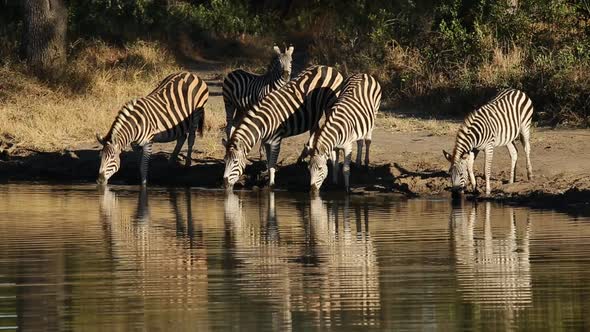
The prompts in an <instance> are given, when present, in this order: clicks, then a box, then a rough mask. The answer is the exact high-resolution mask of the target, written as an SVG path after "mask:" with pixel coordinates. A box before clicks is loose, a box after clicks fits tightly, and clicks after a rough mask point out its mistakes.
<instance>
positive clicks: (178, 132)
mask: <svg viewBox="0 0 590 332" xmlns="http://www.w3.org/2000/svg"><path fill="white" fill-rule="evenodd" d="M208 98H209V90H208V88H207V84H205V82H204V81H203V80H201V79H200V78H199V77H198V76H197V75H195V74H193V73H189V72H180V73H175V74H171V75H169V76H168V77H166V78H165V79H164V80H163V81H162V82H160V84H159V85H158V86H157V87H156V88H155V89H154V90H153V91H152V92H151V93H150V94H149V95H147V96H146V97H144V98H139V99H134V100H132V101H131V102H129V103H127V104H125V106H123V108H122V109H121V110H120V111H119V114H118V115H117V117H116V118H115V121H114V122H113V124H112V126H111V129H110V130H109V132H108V133H107V135H106V136H104V137H101V136H100V135H99V134H96V137H97V139H98V141H99V142H100V143H101V144H102V145H103V148H102V151H101V153H100V155H101V160H100V170H99V175H98V183H100V184H106V183H107V181H108V180H109V178H110V177H111V176H112V175H113V174H115V173H116V172H117V171H118V170H119V167H120V164H121V160H120V154H121V151H123V150H124V149H125V148H126V147H127V146H129V145H130V144H134V145H135V146H137V147H141V150H142V151H141V162H140V164H139V170H140V174H141V184H142V185H145V184H146V183H147V171H148V162H149V158H150V154H151V152H152V143H153V142H170V141H173V140H176V147H175V148H174V151H173V152H172V156H171V157H170V161H171V162H174V161H175V160H176V158H177V156H178V153H179V152H180V149H181V148H182V145H183V144H184V142H185V141H186V138H187V136H188V150H187V158H186V166H187V167H188V166H190V164H191V153H192V150H193V145H194V143H195V131H198V132H199V135H200V136H202V134H203V123H204V120H205V109H204V105H205V103H206V102H207V99H208Z"/></svg>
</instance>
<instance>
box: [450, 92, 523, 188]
mask: <svg viewBox="0 0 590 332" xmlns="http://www.w3.org/2000/svg"><path fill="white" fill-rule="evenodd" d="M532 116H533V102H532V101H531V99H530V98H529V97H528V96H527V95H526V94H525V93H524V92H522V91H520V90H516V89H507V90H504V91H502V92H500V93H499V94H498V95H497V96H496V97H494V99H492V100H491V101H490V102H489V103H487V104H485V105H483V106H482V107H480V108H479V109H477V110H475V111H474V112H472V113H470V114H469V115H467V117H466V118H465V121H464V123H463V125H461V127H460V128H459V131H458V132H457V138H456V140H455V148H454V149H453V153H452V154H450V153H448V152H446V151H443V154H444V156H445V158H446V159H447V160H448V161H449V162H450V163H451V168H450V170H449V173H451V182H452V192H453V194H455V195H456V194H458V193H461V192H463V189H464V188H465V187H466V183H467V178H469V181H470V182H471V184H472V186H473V190H474V192H477V183H476V181H475V175H474V173H473V163H474V161H475V158H476V157H477V154H478V153H479V151H484V152H485V181H486V195H490V192H491V190H490V175H491V167H492V156H493V153H494V148H495V147H498V146H506V147H507V148H508V151H509V153H510V159H511V167H510V180H509V181H510V183H513V182H514V181H515V179H516V160H517V158H518V152H517V150H516V145H515V144H514V143H515V142H514V141H515V140H516V139H518V138H519V139H520V141H521V143H522V145H523V147H524V152H525V156H526V167H527V177H528V179H529V180H530V179H531V178H532V176H533V169H532V166H531V158H530V151H531V145H530V128H531V118H532Z"/></svg>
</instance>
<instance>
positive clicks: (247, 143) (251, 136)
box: [232, 125, 260, 155]
mask: <svg viewBox="0 0 590 332" xmlns="http://www.w3.org/2000/svg"><path fill="white" fill-rule="evenodd" d="M232 139H233V141H234V142H242V146H243V148H244V152H245V154H246V155H248V153H250V151H252V148H253V147H254V144H256V143H257V142H258V141H260V134H259V133H258V131H257V130H255V129H251V130H248V128H245V127H244V126H243V125H240V126H239V127H238V128H236V130H235V131H234V133H233V135H232Z"/></svg>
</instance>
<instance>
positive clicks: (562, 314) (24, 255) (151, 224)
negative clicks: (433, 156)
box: [0, 184, 590, 331]
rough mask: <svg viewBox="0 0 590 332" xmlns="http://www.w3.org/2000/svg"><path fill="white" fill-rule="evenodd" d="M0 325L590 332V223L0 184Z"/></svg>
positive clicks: (436, 203)
mask: <svg viewBox="0 0 590 332" xmlns="http://www.w3.org/2000/svg"><path fill="white" fill-rule="evenodd" d="M0 215H1V217H0V240H1V241H0V327H1V328H7V329H15V328H16V327H19V328H21V329H22V330H27V331H28V330H101V331H114V330H119V331H123V330H131V329H138V330H150V331H152V330H163V331H173V330H199V331H202V330H228V329H234V330H235V329H240V330H249V331H262V330H280V331H289V330H296V331H299V330H303V329H312V330H314V329H322V330H348V329H356V330H368V329H375V330H377V329H380V330H415V329H425V330H426V329H428V330H431V329H438V330H451V329H454V330H456V329H461V330H472V329H477V330H479V329H490V330H506V329H529V330H547V329H550V330H564V329H568V330H569V329H581V330H582V329H585V330H588V329H589V328H590V305H589V303H590V258H589V254H590V242H589V238H590V222H589V220H588V219H582V218H579V219H573V218H572V217H570V216H568V215H565V214H560V213H556V212H551V211H538V210H534V211H533V210H528V209H526V208H512V207H505V206H502V205H496V204H491V203H479V204H477V205H475V204H474V203H471V202H464V203H463V204H461V205H460V206H456V207H452V206H451V204H450V202H449V201H447V200H409V201H404V200H396V199H393V198H384V197H354V196H353V197H344V196H339V197H332V198H330V199H328V200H321V199H319V198H318V199H310V198H309V196H307V195H302V194H296V195H294V194H292V193H286V192H277V193H275V194H269V193H260V194H256V193H238V194H232V195H230V196H226V195H225V194H224V193H223V192H212V191H199V190H192V191H190V190H183V189H180V190H178V189H176V190H166V189H150V190H149V191H148V192H143V193H141V192H139V191H138V188H135V187H113V188H110V189H109V190H107V191H104V192H102V191H99V190H97V189H96V188H95V187H94V186H40V185H16V184H15V185H3V186H0Z"/></svg>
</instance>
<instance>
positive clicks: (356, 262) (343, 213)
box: [310, 196, 381, 326]
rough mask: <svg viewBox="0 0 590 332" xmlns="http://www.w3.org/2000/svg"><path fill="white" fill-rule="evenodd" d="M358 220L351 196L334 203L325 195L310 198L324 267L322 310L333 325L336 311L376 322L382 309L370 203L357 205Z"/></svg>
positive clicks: (312, 224) (312, 223) (325, 320)
mask: <svg viewBox="0 0 590 332" xmlns="http://www.w3.org/2000/svg"><path fill="white" fill-rule="evenodd" d="M354 209H355V217H356V218H355V221H356V222H355V224H354V226H353V225H351V222H350V214H349V212H350V198H349V197H346V198H345V200H344V202H339V201H334V202H331V206H329V205H328V204H326V202H324V201H323V200H322V199H321V198H319V197H317V196H316V197H314V198H312V199H311V202H310V229H311V233H312V234H313V238H314V242H315V248H316V252H317V255H318V257H319V260H320V261H321V262H322V263H321V264H320V265H319V269H320V270H321V271H322V276H323V277H322V279H321V282H322V285H321V286H320V287H321V291H320V292H319V294H318V297H319V299H318V301H319V303H320V308H318V313H319V314H320V318H321V319H322V320H323V321H321V322H320V323H323V324H325V325H329V323H330V321H339V319H334V318H335V317H330V316H332V315H331V314H332V313H333V312H336V311H348V312H347V315H349V316H350V315H354V319H355V320H357V324H358V325H362V326H375V325H376V324H378V323H379V313H380V310H381V301H380V295H379V294H380V291H379V268H378V264H377V257H376V253H375V247H374V244H373V240H372V238H371V235H370V233H369V229H368V227H369V223H368V217H369V215H368V206H367V205H365V206H363V210H364V211H363V213H362V215H363V216H364V220H361V206H360V205H355V207H354Z"/></svg>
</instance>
